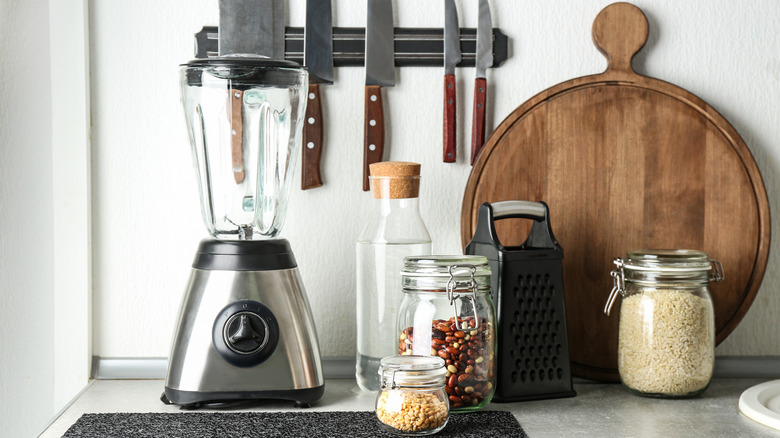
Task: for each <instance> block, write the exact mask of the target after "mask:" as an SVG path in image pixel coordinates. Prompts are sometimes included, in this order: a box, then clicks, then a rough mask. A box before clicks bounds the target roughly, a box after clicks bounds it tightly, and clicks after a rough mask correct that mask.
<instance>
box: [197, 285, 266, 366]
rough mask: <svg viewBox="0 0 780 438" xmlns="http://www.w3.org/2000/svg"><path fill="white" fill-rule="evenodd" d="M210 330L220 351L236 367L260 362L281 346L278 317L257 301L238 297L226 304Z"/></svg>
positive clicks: (213, 341)
mask: <svg viewBox="0 0 780 438" xmlns="http://www.w3.org/2000/svg"><path fill="white" fill-rule="evenodd" d="M211 333H212V334H211V336H212V338H211V342H212V346H213V347H214V349H215V350H216V351H217V353H219V355H220V356H221V357H222V359H224V360H226V361H227V362H229V363H231V364H233V365H235V366H237V367H244V368H246V367H254V366H257V365H260V364H261V363H263V362H265V360H267V359H268V358H269V357H271V355H272V354H273V353H274V351H275V350H276V347H277V345H279V323H278V322H277V321H276V316H274V314H273V312H271V309H269V308H268V307H267V306H265V305H264V304H262V303H260V302H258V301H254V300H238V301H234V302H232V303H230V304H228V305H227V306H225V307H224V308H223V309H222V310H220V311H219V313H218V314H217V317H216V319H215V320H214V326H213V329H212V332H211Z"/></svg>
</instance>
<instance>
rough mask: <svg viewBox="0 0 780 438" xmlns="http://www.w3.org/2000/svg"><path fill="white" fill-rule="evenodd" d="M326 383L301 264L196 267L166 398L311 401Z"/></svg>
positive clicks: (183, 309) (180, 401)
mask: <svg viewBox="0 0 780 438" xmlns="http://www.w3.org/2000/svg"><path fill="white" fill-rule="evenodd" d="M239 332H240V333H239ZM249 332H251V335H247V333H249ZM241 333H243V335H247V336H244V337H243V338H242V337H241V336H239V335H241ZM274 337H275V338H276V339H274ZM274 344H275V345H274ZM324 384H325V381H324V377H323V374H322V366H321V363H320V352H319V346H318V343H317V337H316V331H315V327H314V322H313V319H312V317H311V311H310V309H309V304H308V301H307V299H306V295H305V292H304V289H303V284H302V282H301V279H300V275H299V273H298V269H297V267H294V268H290V269H277V270H266V271H229V270H204V269H197V268H194V269H193V271H192V275H191V277H190V282H189V285H188V286H187V292H186V294H185V296H184V299H183V302H182V307H181V309H180V312H179V321H178V326H177V329H176V335H175V338H174V342H173V347H172V349H171V356H170V360H169V364H168V375H167V378H166V380H165V393H164V398H163V401H166V400H165V399H167V402H169V403H173V404H177V405H182V406H187V405H196V404H201V403H214V402H226V401H236V400H251V399H285V400H292V401H295V402H298V403H299V404H308V403H312V402H314V401H316V400H318V399H319V398H320V397H321V396H322V394H323V392H324Z"/></svg>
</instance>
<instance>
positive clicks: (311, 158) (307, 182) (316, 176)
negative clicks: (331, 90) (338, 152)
mask: <svg viewBox="0 0 780 438" xmlns="http://www.w3.org/2000/svg"><path fill="white" fill-rule="evenodd" d="M308 100H309V103H308V104H307V105H306V119H305V120H304V125H303V153H302V155H301V189H303V190H308V189H313V188H315V187H319V186H321V185H322V176H321V175H320V158H321V157H322V127H323V124H324V123H323V120H322V103H321V101H320V86H319V84H309V95H308Z"/></svg>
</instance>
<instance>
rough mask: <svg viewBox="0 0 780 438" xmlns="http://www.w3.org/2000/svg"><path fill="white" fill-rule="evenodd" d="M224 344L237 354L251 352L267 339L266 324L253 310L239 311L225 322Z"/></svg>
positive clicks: (262, 344)
mask: <svg viewBox="0 0 780 438" xmlns="http://www.w3.org/2000/svg"><path fill="white" fill-rule="evenodd" d="M224 338H225V344H227V346H228V348H230V349H231V350H233V351H235V352H236V353H238V354H252V353H254V352H256V351H258V350H260V349H261V348H263V346H264V345H265V343H266V342H267V341H268V324H266V322H265V321H264V320H263V318H261V317H260V316H258V315H257V314H255V313H253V312H239V313H236V314H234V315H233V316H231V317H230V318H229V319H228V320H227V322H226V323H225V330H224Z"/></svg>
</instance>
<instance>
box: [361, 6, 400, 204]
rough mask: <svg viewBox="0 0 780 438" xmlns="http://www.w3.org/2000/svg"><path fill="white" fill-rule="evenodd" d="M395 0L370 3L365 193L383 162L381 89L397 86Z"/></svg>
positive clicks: (383, 134) (364, 154) (383, 139)
mask: <svg viewBox="0 0 780 438" xmlns="http://www.w3.org/2000/svg"><path fill="white" fill-rule="evenodd" d="M393 45H394V35H393V3H392V0H368V19H367V22H366V97H365V121H364V131H363V132H364V135H363V140H364V141H363V191H368V190H369V189H370V184H369V180H368V176H369V165H370V164H371V163H376V162H378V161H382V156H383V154H384V150H385V118H384V110H383V108H382V87H392V86H394V85H395V59H394V58H395V55H394V46H393Z"/></svg>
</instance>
